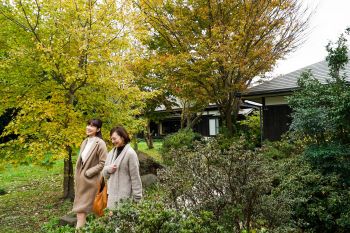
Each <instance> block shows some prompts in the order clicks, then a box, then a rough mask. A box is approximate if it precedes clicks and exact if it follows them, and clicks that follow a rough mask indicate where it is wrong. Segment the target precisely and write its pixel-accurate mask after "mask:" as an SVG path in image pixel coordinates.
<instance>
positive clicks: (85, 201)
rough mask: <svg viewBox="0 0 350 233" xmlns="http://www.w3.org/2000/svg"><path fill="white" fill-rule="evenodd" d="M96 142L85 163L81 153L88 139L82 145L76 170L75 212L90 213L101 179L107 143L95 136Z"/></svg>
mask: <svg viewBox="0 0 350 233" xmlns="http://www.w3.org/2000/svg"><path fill="white" fill-rule="evenodd" d="M93 140H94V142H93V144H92V146H91V148H90V150H89V153H88V158H87V159H86V161H85V163H84V164H83V162H82V158H81V153H82V152H83V150H84V148H85V145H86V143H87V139H85V140H84V141H83V143H82V144H81V146H80V153H79V157H78V160H77V163H76V170H75V198H74V203H73V210H72V211H73V212H75V213H89V212H91V210H92V205H93V202H94V199H95V196H96V193H97V189H98V183H99V181H100V179H101V171H102V169H103V167H104V164H105V160H106V157H107V153H108V151H107V147H106V143H105V142H104V141H103V140H102V139H100V138H98V137H94V139H93Z"/></svg>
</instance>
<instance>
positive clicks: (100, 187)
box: [98, 176, 106, 193]
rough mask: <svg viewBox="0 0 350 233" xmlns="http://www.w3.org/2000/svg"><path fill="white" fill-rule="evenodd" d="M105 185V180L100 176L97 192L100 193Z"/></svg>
mask: <svg viewBox="0 0 350 233" xmlns="http://www.w3.org/2000/svg"><path fill="white" fill-rule="evenodd" d="M105 185H106V183H105V179H104V178H103V176H101V179H100V182H99V183H98V192H99V193H100V192H102V190H103V188H104V187H105Z"/></svg>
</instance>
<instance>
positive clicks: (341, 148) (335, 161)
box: [304, 143, 350, 187]
mask: <svg viewBox="0 0 350 233" xmlns="http://www.w3.org/2000/svg"><path fill="white" fill-rule="evenodd" d="M304 156H305V158H306V160H307V161H308V162H309V163H310V164H311V165H312V166H313V167H314V168H316V169H319V170H320V171H321V172H322V173H323V174H325V175H327V174H332V173H333V174H335V175H338V176H339V178H340V179H341V180H342V182H344V184H346V185H347V186H348V187H350V179H349V177H350V147H349V146H345V145H341V144H335V143H328V144H322V145H311V146H309V147H308V148H307V149H306V150H305V153H304Z"/></svg>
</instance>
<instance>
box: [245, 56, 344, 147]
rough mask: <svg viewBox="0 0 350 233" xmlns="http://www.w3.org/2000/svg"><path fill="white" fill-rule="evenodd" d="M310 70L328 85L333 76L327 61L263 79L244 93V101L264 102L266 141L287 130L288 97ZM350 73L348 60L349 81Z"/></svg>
mask: <svg viewBox="0 0 350 233" xmlns="http://www.w3.org/2000/svg"><path fill="white" fill-rule="evenodd" d="M307 70H310V71H311V72H312V74H313V76H314V77H315V78H316V79H318V80H319V81H320V82H321V83H324V84H326V83H327V80H329V79H330V78H331V77H330V76H329V69H328V64H327V62H326V61H325V60H324V61H321V62H317V63H315V64H312V65H309V66H306V67H304V68H302V69H299V70H296V71H293V72H291V73H288V74H286V75H283V76H279V77H276V78H273V79H271V80H270V81H266V82H263V83H262V84H260V85H256V86H254V87H251V88H249V89H248V90H247V91H246V92H244V93H242V99H243V100H249V101H253V102H256V103H260V104H262V119H263V120H262V139H263V140H265V139H267V140H270V141H274V140H279V139H280V138H281V135H282V134H284V133H285V132H287V131H288V129H289V125H290V123H291V121H292V119H291V112H292V110H291V108H290V107H289V106H288V96H290V95H291V94H293V92H294V91H295V90H297V89H298V88H299V87H298V84H297V81H298V79H299V77H300V76H301V74H302V73H303V72H305V71H307ZM349 74H350V64H349V63H348V64H347V66H346V67H345V70H344V71H343V73H342V75H345V76H346V80H347V81H349V82H350V78H349V77H348V76H347V75H349Z"/></svg>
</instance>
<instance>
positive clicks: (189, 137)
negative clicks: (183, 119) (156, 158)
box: [161, 128, 200, 164]
mask: <svg viewBox="0 0 350 233" xmlns="http://www.w3.org/2000/svg"><path fill="white" fill-rule="evenodd" d="M199 139H200V135H199V134H197V133H195V132H193V131H192V129H189V128H185V129H180V130H179V131H178V132H176V133H173V134H170V135H168V136H166V137H165V138H164V141H163V146H162V149H161V154H162V158H163V161H164V163H166V164H171V163H172V161H173V159H174V158H173V157H172V154H171V153H170V150H178V149H180V148H183V147H187V148H192V147H193V146H192V145H193V142H194V141H195V140H199Z"/></svg>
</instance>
